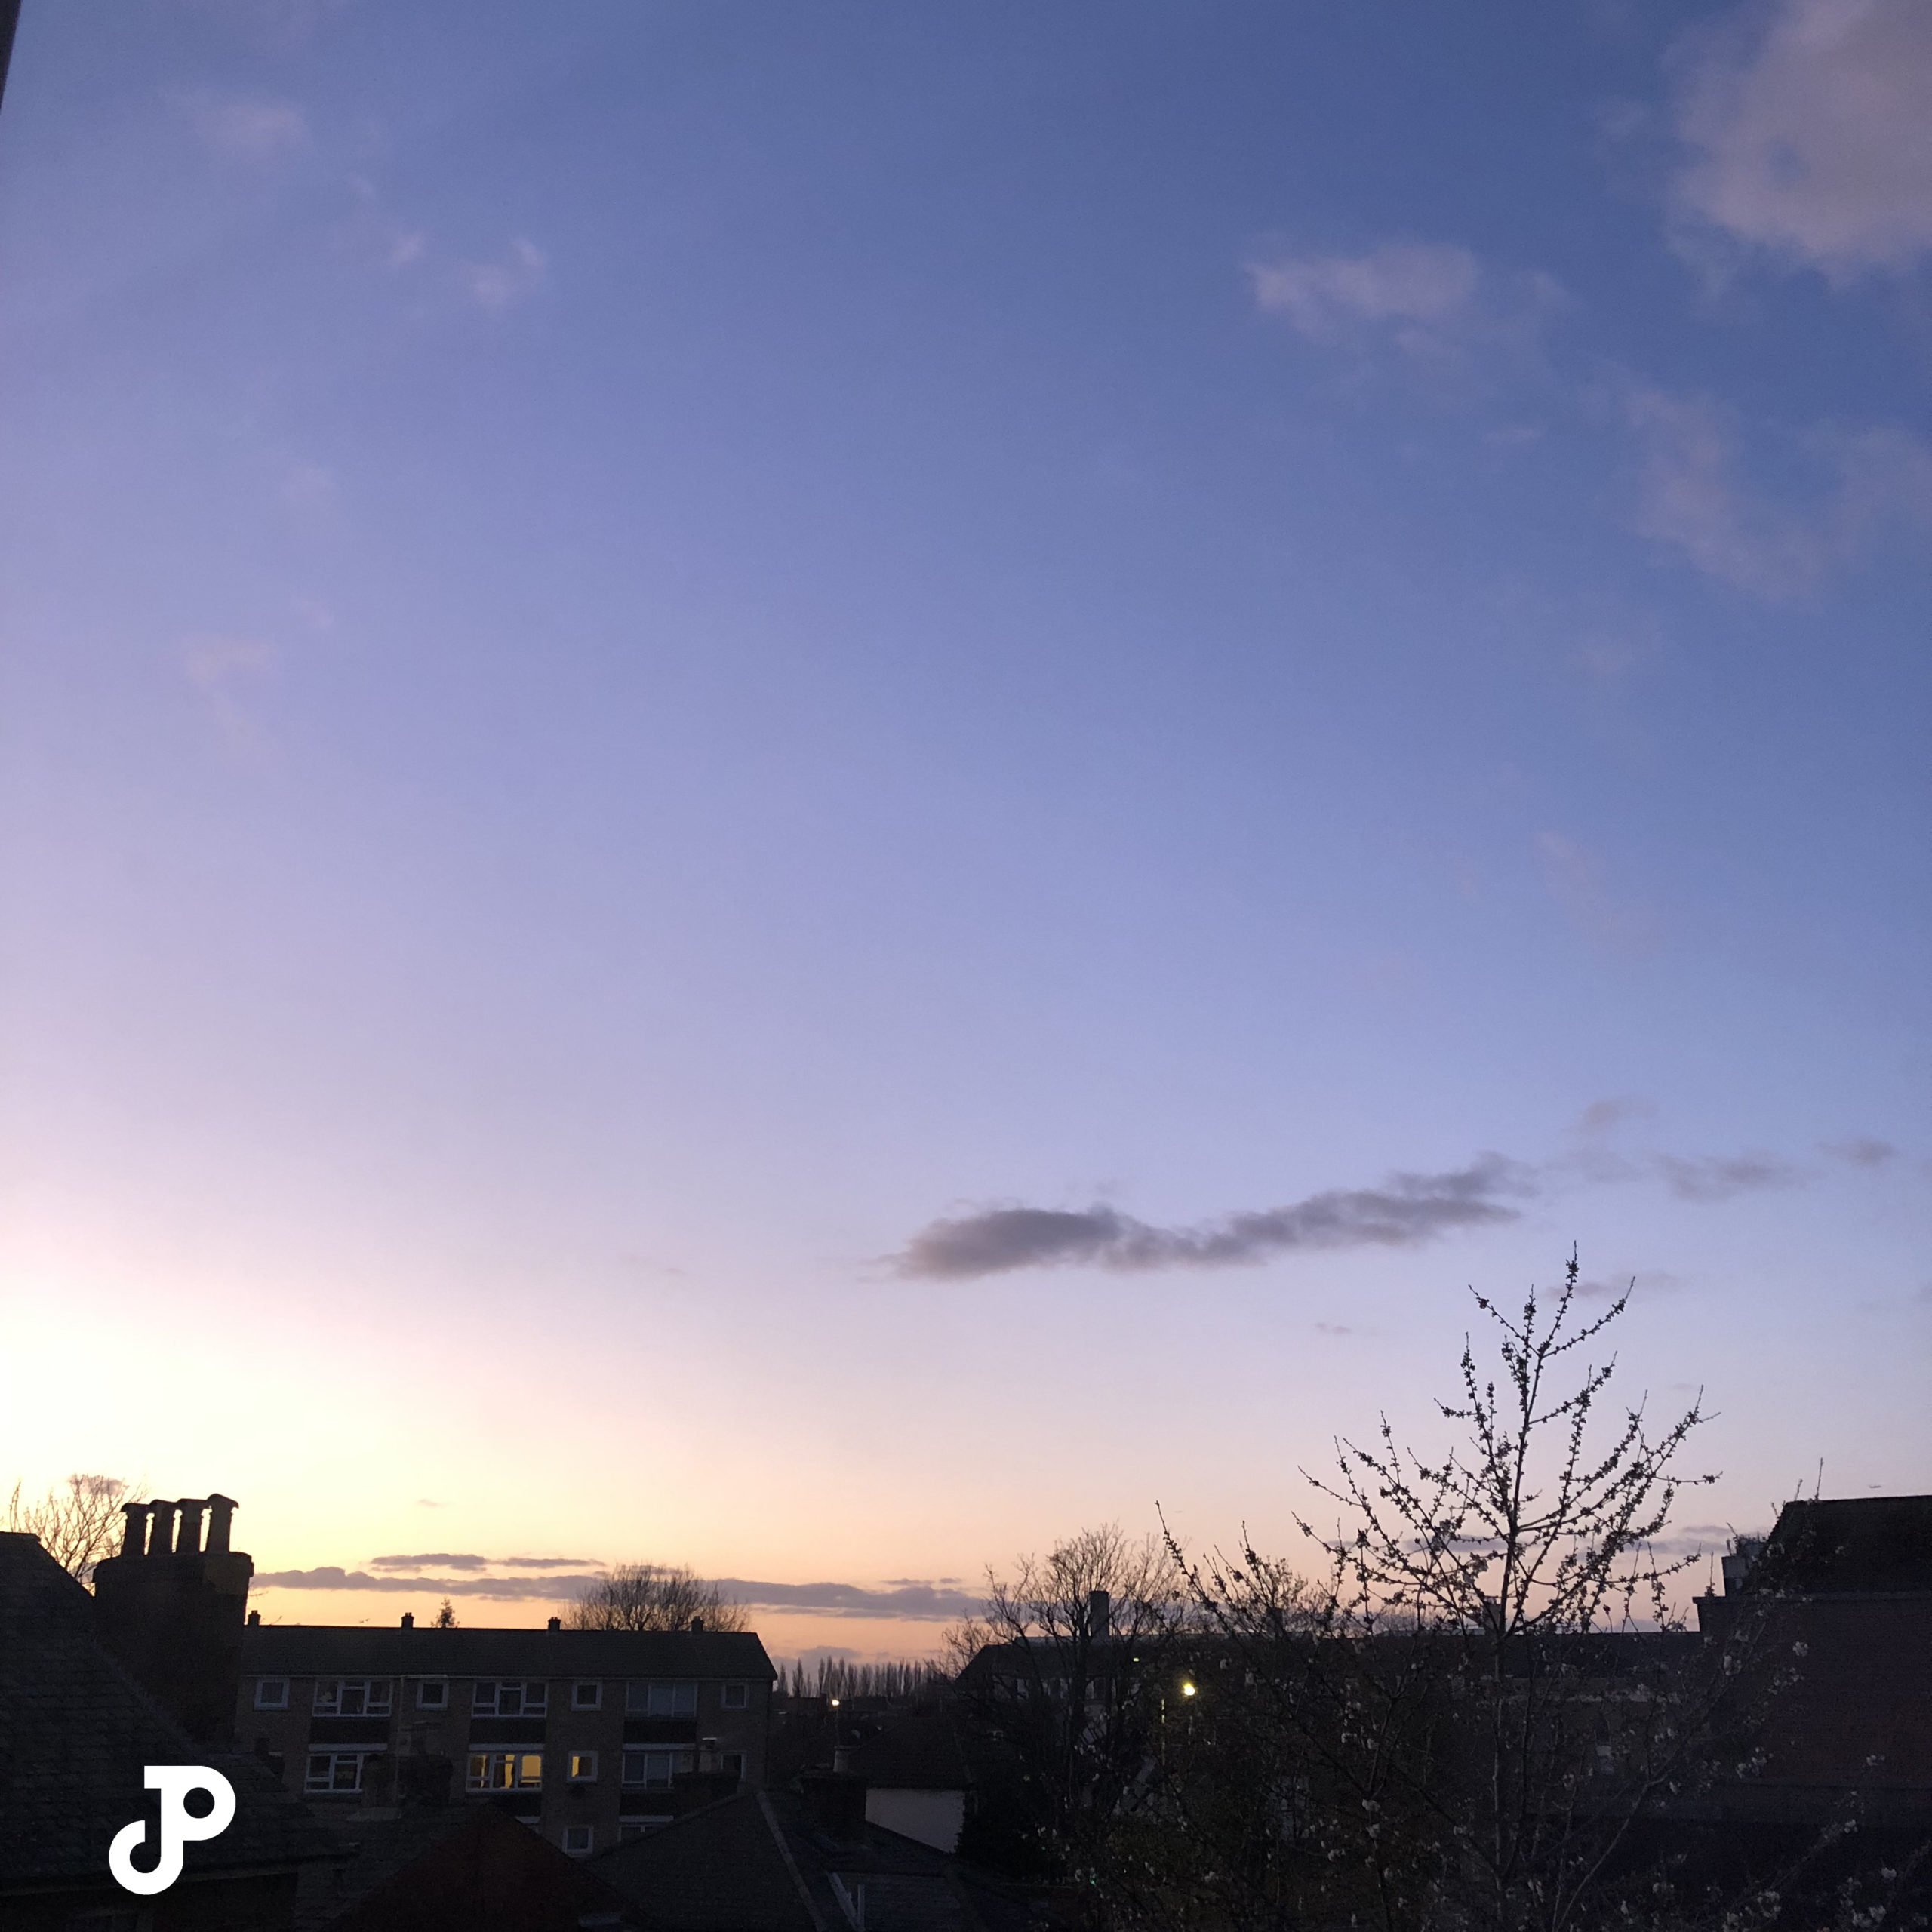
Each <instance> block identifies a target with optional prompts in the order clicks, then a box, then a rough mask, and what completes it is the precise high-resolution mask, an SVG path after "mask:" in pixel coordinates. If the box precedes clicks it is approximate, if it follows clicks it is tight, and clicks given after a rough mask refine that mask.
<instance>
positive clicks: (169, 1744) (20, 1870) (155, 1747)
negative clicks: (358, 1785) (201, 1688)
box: [0, 1532, 329, 1892]
mask: <svg viewBox="0 0 1932 1932" xmlns="http://www.w3.org/2000/svg"><path fill="white" fill-rule="evenodd" d="M149 1764H208V1765H211V1766H212V1767H214V1768H215V1769H216V1770H219V1771H220V1772H221V1773H222V1774H223V1776H224V1777H226V1778H227V1780H228V1781H229V1783H231V1784H232V1786H234V1787H235V1821H234V1823H232V1824H231V1825H230V1826H229V1828H228V1829H227V1830H226V1831H225V1832H223V1833H222V1834H221V1835H220V1837H219V1838H212V1839H208V1840H205V1841H200V1842H198V1843H195V1844H190V1845H189V1846H188V1847H187V1860H188V1869H189V1872H191V1873H192V1872H196V1871H202V1872H216V1871H219V1870H223V1869H232V1868H235V1867H238V1866H251V1867H257V1868H259V1867H261V1866H271V1867H273V1866H279V1867H281V1868H283V1869H288V1868H289V1867H291V1866H294V1865H295V1864H297V1863H300V1862H301V1861H302V1860H306V1859H312V1858H318V1857H327V1856H328V1855H329V1841H328V1838H327V1837H326V1835H325V1833H324V1832H322V1830H321V1827H319V1826H318V1825H316V1824H315V1822H314V1821H313V1820H312V1819H311V1818H310V1817H309V1814H308V1813H307V1811H306V1809H305V1808H304V1807H303V1806H302V1805H300V1804H298V1803H297V1802H296V1801H294V1799H293V1798H290V1797H288V1795H287V1794H286V1793H285V1792H283V1791H282V1789H281V1787H280V1786H279V1785H278V1783H276V1782H275V1779H274V1778H273V1777H272V1776H271V1775H270V1774H269V1772H268V1771H267V1770H266V1768H265V1767H263V1766H262V1765H260V1764H257V1763H256V1762H255V1761H254V1760H253V1759H252V1758H240V1757H235V1756H232V1755H227V1754H214V1753H211V1752H208V1750H207V1749H206V1748H205V1746H199V1745H197V1744H195V1743H194V1742H193V1741H192V1740H191V1739H190V1738H189V1737H188V1735H187V1734H186V1732H185V1731H183V1730H182V1729H181V1727H180V1726H179V1725H178V1724H176V1722H175V1721H174V1719H173V1718H171V1716H170V1715H168V1712H166V1711H165V1710H164V1709H162V1707H161V1706H160V1705H159V1704H158V1703H155V1700H153V1699H152V1697H149V1695H148V1694H147V1693H146V1691H145V1690H143V1689H142V1688H141V1687H140V1685H139V1684H137V1683H136V1681H134V1678H133V1677H132V1676H131V1675H129V1674H128V1672H127V1671H126V1670H125V1669H122V1666H121V1665H120V1664H119V1663H118V1662H117V1661H116V1660H115V1658H114V1657H112V1656H111V1655H110V1654H109V1653H108V1652H107V1651H106V1650H104V1649H103V1648H102V1647H101V1646H100V1644H97V1642H96V1641H94V1599H93V1598H91V1596H89V1595H88V1593H87V1592H86V1591H85V1590H84V1589H82V1587H81V1586H80V1585H79V1584H78V1583H75V1581H74V1580H73V1579H72V1577H69V1575H67V1574H66V1572H65V1571H63V1569H62V1568H61V1567H60V1565H59V1564H57V1563H56V1562H55V1561H54V1559H53V1558H52V1557H51V1556H49V1555H48V1553H47V1552H46V1551H45V1549H42V1547H41V1546H40V1543H39V1540H38V1538H36V1537H30V1536H22V1535H19V1534H14V1533H11V1532H9V1533H5V1534H0V1892H4V1891H5V1890H8V1889H10V1888H11V1887H20V1888H23V1889H25V1888H26V1887H31V1886H35V1885H45V1884H51V1883H53V1882H55V1881H73V1880H94V1879H99V1878H101V1877H103V1875H105V1874H106V1870H107V1848H108V1845H109V1843H110V1842H111V1841H112V1838H113V1836H114V1835H115V1832H118V1830H119V1829H121V1827H122V1826H123V1825H125V1824H128V1823H131V1821H132V1820H134V1819H137V1818H140V1817H152V1815H153V1814H152V1806H153V1804H154V1802H155V1800H154V1799H153V1798H152V1795H150V1794H149V1792H148V1791H147V1790H146V1787H145V1786H144V1785H143V1781H142V1771H143V1767H145V1766H146V1765H149Z"/></svg>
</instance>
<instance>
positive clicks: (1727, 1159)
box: [1657, 1154, 1804, 1201]
mask: <svg viewBox="0 0 1932 1932" xmlns="http://www.w3.org/2000/svg"><path fill="white" fill-rule="evenodd" d="M1657 1170H1658V1171H1659V1172H1660V1174H1662V1175H1663V1177H1664V1180H1665V1181H1666V1183H1668V1184H1669V1188H1670V1191H1671V1192H1672V1193H1673V1194H1674V1195H1676V1196H1677V1198H1678V1200H1680V1201H1729V1200H1731V1199H1733V1198H1735V1197H1736V1196H1737V1195H1740V1194H1755V1193H1758V1192H1761V1191H1762V1190H1764V1189H1767V1188H1781V1187H1796V1186H1799V1185H1801V1183H1802V1182H1803V1180H1804V1172H1803V1170H1802V1169H1801V1168H1796V1167H1794V1166H1793V1165H1792V1163H1791V1162H1790V1161H1781V1160H1780V1159H1779V1158H1777V1156H1776V1155H1771V1154H1730V1155H1722V1154H1716V1155H1713V1154H1706V1155H1697V1156H1696V1157H1694V1158H1690V1159H1686V1158H1684V1157H1682V1156H1681V1155H1676V1154H1661V1155H1659V1156H1658V1157H1657Z"/></svg>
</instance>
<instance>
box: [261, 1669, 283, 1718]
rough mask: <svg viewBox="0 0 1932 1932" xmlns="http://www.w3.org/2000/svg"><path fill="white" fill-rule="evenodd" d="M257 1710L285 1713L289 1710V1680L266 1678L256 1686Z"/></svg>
mask: <svg viewBox="0 0 1932 1932" xmlns="http://www.w3.org/2000/svg"><path fill="white" fill-rule="evenodd" d="M255 1708H256V1709H257V1710H258V1711H285V1710H287V1709H288V1678H285V1677H265V1678H263V1679H262V1680H261V1681H260V1683H258V1684H257V1685H256V1686H255Z"/></svg>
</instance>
